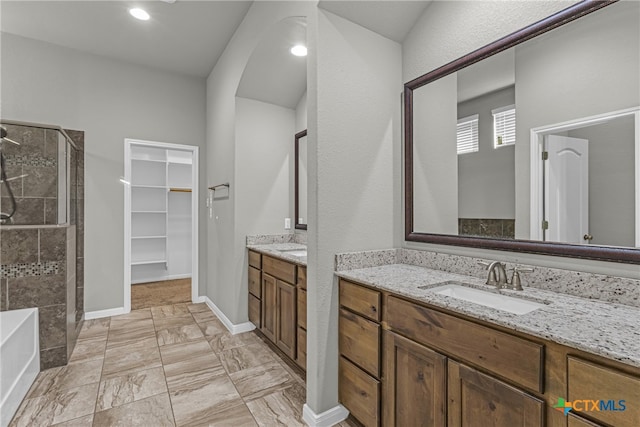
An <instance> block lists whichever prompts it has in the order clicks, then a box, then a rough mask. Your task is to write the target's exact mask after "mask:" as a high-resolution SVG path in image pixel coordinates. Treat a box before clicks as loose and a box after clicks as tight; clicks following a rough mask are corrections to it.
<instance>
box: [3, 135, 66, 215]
mask: <svg viewBox="0 0 640 427" xmlns="http://www.w3.org/2000/svg"><path fill="white" fill-rule="evenodd" d="M5 127H6V128H7V136H8V137H9V138H11V139H13V140H14V141H18V142H20V146H17V145H14V144H11V143H5V144H4V147H3V150H4V154H5V158H6V165H7V177H8V178H9V179H11V178H16V177H20V176H23V175H24V176H23V177H21V178H17V179H13V180H12V181H11V189H12V190H13V194H14V196H15V198H16V203H17V211H16V215H15V216H14V217H13V224H14V225H21V224H38V225H40V224H56V223H57V215H58V212H57V207H58V202H57V187H58V169H57V163H58V138H59V137H60V133H59V132H58V131H56V130H52V129H42V128H35V127H27V126H17V125H5ZM1 191H2V193H1V194H0V196H1V199H0V205H1V206H4V207H5V209H4V210H6V206H9V204H10V199H9V194H8V192H7V190H6V188H5V187H4V186H2V190H1Z"/></svg>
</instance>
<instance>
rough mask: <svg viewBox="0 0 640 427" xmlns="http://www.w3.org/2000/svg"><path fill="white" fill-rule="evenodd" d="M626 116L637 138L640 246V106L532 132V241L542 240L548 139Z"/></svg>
mask: <svg viewBox="0 0 640 427" xmlns="http://www.w3.org/2000/svg"><path fill="white" fill-rule="evenodd" d="M625 116H634V123H635V126H634V128H635V129H634V136H635V144H634V145H635V156H634V157H635V165H636V167H635V194H636V200H635V207H636V208H635V210H636V211H635V219H636V220H635V223H636V224H635V228H636V230H635V242H636V247H640V106H638V107H632V108H626V109H624V110H618V111H612V112H609V113H604V114H598V115H595V116H589V117H581V118H579V119H574V120H569V121H566V122H562V123H555V124H551V125H545V126H540V127H536V128H532V129H531V130H530V144H529V146H530V167H531V178H530V183H529V184H530V193H529V194H530V196H529V199H530V206H529V214H530V226H529V227H530V228H529V229H530V231H529V240H540V241H542V238H543V233H542V221H543V219H544V212H543V210H542V207H543V206H544V204H543V203H544V194H543V188H544V186H543V185H542V177H543V175H544V173H543V171H542V166H543V163H542V162H543V160H542V152H543V151H544V137H545V135H549V134H552V133H555V132H566V131H570V130H573V129H578V128H582V127H585V126H593V125H597V124H599V123H605V122H608V121H610V120H613V119H617V118H620V117H625Z"/></svg>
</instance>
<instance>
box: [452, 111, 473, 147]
mask: <svg viewBox="0 0 640 427" xmlns="http://www.w3.org/2000/svg"><path fill="white" fill-rule="evenodd" d="M456 142H457V145H458V154H464V153H473V152H475V151H478V115H477V114H474V115H473V116H469V117H465V118H462V119H459V120H458V125H457V128H456Z"/></svg>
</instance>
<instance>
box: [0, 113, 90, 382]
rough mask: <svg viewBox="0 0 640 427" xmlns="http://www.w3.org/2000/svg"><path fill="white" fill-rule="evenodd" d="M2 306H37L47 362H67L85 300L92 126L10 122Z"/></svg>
mask: <svg viewBox="0 0 640 427" xmlns="http://www.w3.org/2000/svg"><path fill="white" fill-rule="evenodd" d="M2 126H3V127H4V128H6V130H7V138H8V139H9V140H10V141H14V142H17V143H19V144H20V145H17V144H14V143H12V142H9V141H6V140H5V141H3V142H2V152H3V155H4V157H5V172H6V177H7V180H6V181H7V182H1V183H0V188H1V193H0V196H1V197H0V211H1V212H3V213H5V214H6V213H8V212H11V211H13V202H12V200H11V197H10V194H9V192H8V190H7V185H6V184H9V186H10V188H11V190H12V193H13V196H14V198H15V203H16V209H15V214H14V215H13V216H12V217H11V219H9V220H8V221H5V222H4V224H0V311H5V310H17V309H22V308H32V307H37V308H38V313H39V319H40V325H39V326H40V367H41V369H47V368H51V367H55V366H60V365H64V364H66V363H67V360H68V357H69V356H70V355H71V351H72V350H73V347H74V345H75V341H76V338H77V332H78V331H79V329H80V327H81V323H82V318H83V314H84V312H83V306H84V279H83V277H84V271H83V265H84V245H83V242H84V181H83V179H84V178H83V177H84V132H81V131H72V130H63V129H61V128H60V127H56V126H50V125H39V124H30V123H29V124H27V123H20V122H10V121H2Z"/></svg>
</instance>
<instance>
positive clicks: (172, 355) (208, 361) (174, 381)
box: [162, 340, 225, 391]
mask: <svg viewBox="0 0 640 427" xmlns="http://www.w3.org/2000/svg"><path fill="white" fill-rule="evenodd" d="M197 343H198V344H197V345H193V344H192V343H185V344H174V345H172V346H167V347H174V349H172V350H171V351H170V352H168V353H165V352H163V353H162V360H163V361H164V362H165V363H164V373H165V377H166V380H167V385H168V386H169V390H170V391H175V390H178V389H183V388H185V387H191V386H193V384H196V383H200V382H202V381H207V380H208V379H210V378H213V377H216V376H219V375H224V374H225V370H224V368H223V367H222V365H221V364H220V360H219V359H218V357H217V356H216V355H215V354H214V353H213V351H211V349H210V348H208V349H207V348H206V347H204V344H207V342H206V341H204V340H202V341H199V342H197ZM177 346H183V347H186V348H185V349H183V350H179V349H177V348H176V347H177ZM207 347H209V346H208V345H207ZM164 348H165V347H162V350H164ZM167 361H171V362H172V363H167Z"/></svg>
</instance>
